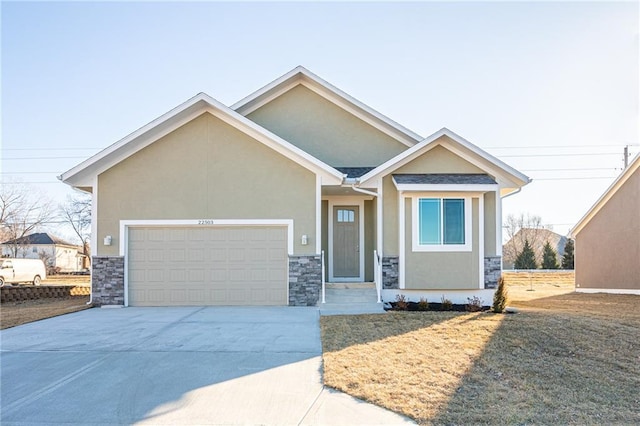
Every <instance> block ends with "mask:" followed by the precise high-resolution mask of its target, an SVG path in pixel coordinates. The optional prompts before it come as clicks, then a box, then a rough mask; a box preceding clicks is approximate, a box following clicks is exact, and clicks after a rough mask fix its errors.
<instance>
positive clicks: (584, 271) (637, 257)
mask: <svg viewBox="0 0 640 426" xmlns="http://www.w3.org/2000/svg"><path fill="white" fill-rule="evenodd" d="M575 268H576V287H579V288H585V289H589V288H597V289H640V169H638V170H636V171H635V173H634V174H633V175H632V176H631V177H630V178H629V179H628V180H627V181H626V182H625V183H624V184H623V185H622V186H621V187H620V188H619V189H618V191H617V192H616V193H615V194H614V195H613V196H612V197H611V198H610V199H609V201H608V202H607V203H606V204H605V205H604V206H603V207H602V208H601V209H600V211H598V213H596V214H595V216H594V217H593V218H591V220H590V221H589V222H588V223H587V224H586V225H585V227H584V228H583V229H582V230H581V231H580V232H579V233H578V234H577V235H576V250H575Z"/></svg>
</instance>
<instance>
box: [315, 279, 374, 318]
mask: <svg viewBox="0 0 640 426" xmlns="http://www.w3.org/2000/svg"><path fill="white" fill-rule="evenodd" d="M325 300H326V303H318V306H319V308H320V315H357V314H383V313H384V312H385V311H384V309H383V308H382V303H377V300H378V296H377V293H376V285H375V284H374V283H326V284H325Z"/></svg>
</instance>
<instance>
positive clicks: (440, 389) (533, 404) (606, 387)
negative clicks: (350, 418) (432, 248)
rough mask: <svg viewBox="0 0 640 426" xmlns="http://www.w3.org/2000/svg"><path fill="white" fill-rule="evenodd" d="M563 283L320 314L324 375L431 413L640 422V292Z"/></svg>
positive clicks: (432, 416)
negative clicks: (486, 301)
mask: <svg viewBox="0 0 640 426" xmlns="http://www.w3.org/2000/svg"><path fill="white" fill-rule="evenodd" d="M513 290H514V293H515V294H518V290H519V289H515V288H514V289H513ZM522 290H523V291H524V289H522ZM555 293H556V294H557V295H549V294H553V291H552V293H549V292H539V293H538V296H541V297H538V298H536V295H535V291H534V292H528V293H527V294H526V297H522V298H521V299H527V300H513V301H512V302H511V303H510V304H509V305H511V306H518V308H519V309H520V313H518V314H515V315H498V314H492V313H454V312H389V313H387V314H385V315H360V316H335V317H322V318H321V328H322V344H323V352H324V355H323V357H324V381H325V384H326V385H327V386H330V387H333V388H336V389H339V390H341V391H343V392H346V393H348V394H351V395H353V396H355V397H358V398H361V399H364V400H367V401H370V402H372V403H375V404H377V405H380V406H383V407H386V408H388V409H391V410H393V411H396V412H398V413H401V414H405V415H407V416H409V417H412V418H414V419H416V420H417V421H418V422H419V423H422V424H581V425H582V424H598V425H600V424H640V391H639V389H640V340H639V339H638V336H639V335H640V297H639V296H620V295H588V294H575V293H567V291H566V289H557V290H556V291H555ZM523 294H524V293H523Z"/></svg>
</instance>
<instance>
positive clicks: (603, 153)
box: [500, 152, 620, 158]
mask: <svg viewBox="0 0 640 426" xmlns="http://www.w3.org/2000/svg"><path fill="white" fill-rule="evenodd" d="M589 155H620V153H619V152H580V153H575V152H570V153H566V154H509V155H501V156H500V157H504V158H507V157H577V156H589Z"/></svg>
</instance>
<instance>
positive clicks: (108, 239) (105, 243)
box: [104, 235, 111, 246]
mask: <svg viewBox="0 0 640 426" xmlns="http://www.w3.org/2000/svg"><path fill="white" fill-rule="evenodd" d="M104 245H105V246H110V245H111V235H107V236H106V237H104Z"/></svg>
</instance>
